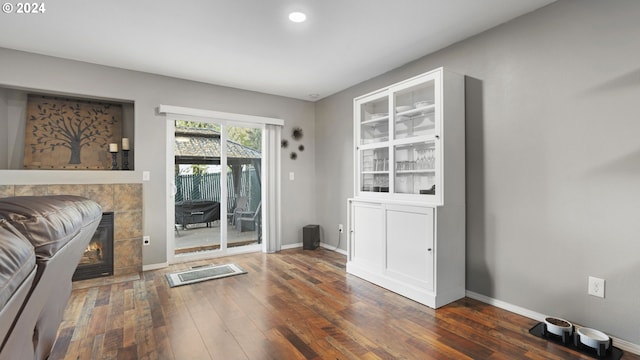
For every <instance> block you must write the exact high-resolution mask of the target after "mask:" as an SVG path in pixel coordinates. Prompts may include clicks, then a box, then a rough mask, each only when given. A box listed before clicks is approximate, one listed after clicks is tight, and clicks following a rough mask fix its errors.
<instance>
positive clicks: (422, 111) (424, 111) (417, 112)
mask: <svg viewBox="0 0 640 360" xmlns="http://www.w3.org/2000/svg"><path fill="white" fill-rule="evenodd" d="M435 108H436V105H435V104H431V105H427V106H423V107H419V108H415V109H411V110H406V111H402V112H398V113H396V116H407V117H410V118H411V117H422V116H427V115H432V114H433V113H434V112H435Z"/></svg>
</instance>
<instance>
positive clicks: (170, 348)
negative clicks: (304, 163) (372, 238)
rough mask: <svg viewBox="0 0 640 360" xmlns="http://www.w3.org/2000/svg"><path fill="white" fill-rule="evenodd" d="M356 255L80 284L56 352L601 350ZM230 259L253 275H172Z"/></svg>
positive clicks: (290, 256)
mask: <svg viewBox="0 0 640 360" xmlns="http://www.w3.org/2000/svg"><path fill="white" fill-rule="evenodd" d="M345 261H346V259H345V257H344V256H342V255H340V254H338V253H335V252H331V251H328V250H324V249H317V250H314V251H309V250H306V251H303V250H298V249H296V250H286V251H282V252H280V253H278V254H270V255H267V254H262V253H254V254H245V255H238V256H233V257H229V258H222V259H215V260H209V261H198V262H193V263H188V264H179V265H174V266H171V267H169V268H167V269H161V270H156V271H148V272H145V273H144V274H142V275H141V276H142V277H141V278H140V279H139V280H132V279H124V280H123V281H122V282H117V283H107V284H103V285H100V286H94V287H87V288H81V287H82V284H78V283H76V287H77V288H76V289H74V291H73V294H72V296H71V299H70V301H69V305H68V307H67V310H66V312H65V317H64V321H63V323H62V324H61V326H60V329H59V336H58V340H57V342H56V344H55V346H54V349H53V353H52V355H51V357H50V359H51V360H56V359H73V360H76V359H82V360H84V359H87V360H89V359H92V360H93V359H179V360H182V359H185V360H191V359H225V360H229V359H278V360H281V359H332V360H335V359H590V357H588V356H585V355H581V354H579V353H576V352H573V351H571V350H569V349H566V348H564V347H562V346H559V345H555V344H551V343H549V342H547V341H545V340H542V339H539V338H536V337H534V336H532V335H530V334H529V332H528V330H529V329H530V328H531V327H532V326H534V325H535V324H536V321H534V320H531V319H528V318H525V317H522V316H519V315H516V314H513V313H511V312H508V311H505V310H502V309H499V308H496V307H493V306H490V305H486V304H484V303H481V302H478V301H476V300H472V299H469V298H465V299H462V300H459V301H457V302H455V303H453V304H450V305H448V306H445V307H443V308H441V309H438V310H437V311H436V310H433V309H430V308H428V307H426V306H423V305H420V304H418V303H416V302H413V301H411V300H408V299H406V298H404V297H402V296H399V295H396V294H394V293H392V292H389V291H387V290H385V289H382V288H380V287H378V286H375V285H372V284H370V283H368V282H366V281H364V280H361V279H359V278H357V277H354V276H351V275H347V274H346V273H345ZM227 262H234V263H236V264H238V265H240V266H242V267H243V268H244V269H246V270H247V271H248V274H245V275H238V276H234V277H229V278H224V279H218V280H212V281H205V282H202V283H198V284H193V285H187V286H181V287H176V288H170V287H169V285H168V283H167V280H166V278H165V276H164V275H165V274H166V273H167V272H171V271H176V270H182V269H188V268H189V267H191V266H197V265H202V264H207V263H216V264H222V263H227ZM89 284H91V283H89ZM624 359H640V356H637V355H633V354H629V353H626V354H625V356H624Z"/></svg>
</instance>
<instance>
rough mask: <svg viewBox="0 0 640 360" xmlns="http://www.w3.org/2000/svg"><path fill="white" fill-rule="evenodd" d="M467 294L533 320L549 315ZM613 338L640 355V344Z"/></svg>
mask: <svg viewBox="0 0 640 360" xmlns="http://www.w3.org/2000/svg"><path fill="white" fill-rule="evenodd" d="M466 295H467V297H470V298H472V299H476V300H478V301H482V302H483V303H486V304H489V305H493V306H495V307H499V308H501V309H504V310H507V311H511V312H512V313H515V314H518V315H522V316H525V317H528V318H530V319H533V320H537V321H540V322H542V321H544V318H546V317H547V315H544V314H541V313H539V312H536V311H532V310H529V309H525V308H523V307H520V306H517V305H513V304H510V303H508V302H504V301H501V300H498V299H494V298H490V297H488V296H486V295H482V294H478V293H476V292H473V291H470V290H467V291H466ZM574 325H576V326H578V327H580V325H578V324H574ZM611 339H612V340H613V345H614V346H617V347H618V348H620V349H621V350H623V351H628V352H630V353H633V354H638V355H640V345H638V344H634V343H632V342H629V341H626V340H622V339H618V338H616V337H613V336H612V337H611Z"/></svg>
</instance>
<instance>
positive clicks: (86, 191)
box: [0, 184, 142, 276]
mask: <svg viewBox="0 0 640 360" xmlns="http://www.w3.org/2000/svg"><path fill="white" fill-rule="evenodd" d="M28 195H78V196H84V197H87V198H89V199H92V200H95V201H96V202H97V203H99V204H100V206H102V211H103V212H104V213H108V212H112V213H113V215H114V217H113V274H114V275H115V276H120V275H129V274H137V273H139V272H140V271H142V184H68V185H0V197H7V196H28Z"/></svg>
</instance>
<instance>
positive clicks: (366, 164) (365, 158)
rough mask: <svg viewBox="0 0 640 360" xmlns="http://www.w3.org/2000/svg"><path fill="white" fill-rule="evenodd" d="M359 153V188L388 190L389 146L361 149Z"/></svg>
mask: <svg viewBox="0 0 640 360" xmlns="http://www.w3.org/2000/svg"><path fill="white" fill-rule="evenodd" d="M360 154H361V155H360V156H361V157H362V158H361V159H360V164H362V165H361V166H362V168H361V169H360V172H361V174H360V176H361V181H360V184H361V189H360V190H362V191H369V192H389V148H386V147H385V148H380V149H369V150H363V151H361V153H360Z"/></svg>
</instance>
